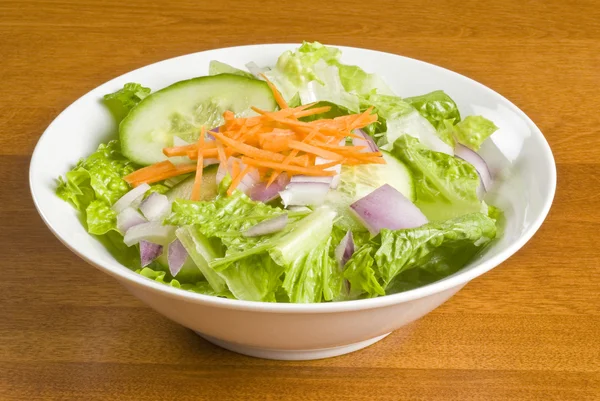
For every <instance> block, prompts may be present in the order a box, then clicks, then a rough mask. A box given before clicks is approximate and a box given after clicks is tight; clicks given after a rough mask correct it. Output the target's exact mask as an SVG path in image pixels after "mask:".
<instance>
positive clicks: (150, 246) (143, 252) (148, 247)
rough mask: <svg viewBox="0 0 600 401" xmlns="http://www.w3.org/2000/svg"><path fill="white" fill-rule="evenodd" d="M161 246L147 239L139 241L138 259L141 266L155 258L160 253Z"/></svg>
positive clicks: (161, 250)
mask: <svg viewBox="0 0 600 401" xmlns="http://www.w3.org/2000/svg"><path fill="white" fill-rule="evenodd" d="M162 252H163V247H162V245H158V244H155V243H152V242H149V241H140V261H141V263H142V267H146V266H148V265H149V264H150V263H152V262H153V261H154V260H155V259H156V258H158V257H159V256H160V255H162Z"/></svg>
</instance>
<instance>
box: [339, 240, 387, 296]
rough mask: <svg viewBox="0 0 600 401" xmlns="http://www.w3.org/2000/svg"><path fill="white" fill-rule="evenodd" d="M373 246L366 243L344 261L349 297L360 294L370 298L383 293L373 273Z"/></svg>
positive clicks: (383, 290)
mask: <svg viewBox="0 0 600 401" xmlns="http://www.w3.org/2000/svg"><path fill="white" fill-rule="evenodd" d="M375 249H376V248H375V247H374V246H373V245H371V244H367V245H364V246H362V247H361V248H359V249H358V250H357V251H356V252H354V254H353V255H352V257H351V258H350V260H348V262H347V263H346V266H345V270H344V278H345V279H346V280H348V281H349V282H350V298H358V297H359V296H361V295H362V294H366V296H367V297H369V298H372V297H376V296H379V295H385V289H384V288H383V287H382V286H381V284H380V283H379V281H378V280H377V277H376V275H375V270H374V263H375V259H374V258H373V254H374V253H375Z"/></svg>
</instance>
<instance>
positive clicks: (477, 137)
mask: <svg viewBox="0 0 600 401" xmlns="http://www.w3.org/2000/svg"><path fill="white" fill-rule="evenodd" d="M497 130H498V127H496V125H495V124H494V123H493V122H491V121H490V120H488V119H487V118H485V117H482V116H468V117H466V118H465V119H464V120H462V121H461V122H459V123H458V124H456V125H455V126H454V127H453V134H454V136H455V137H456V139H457V140H458V142H460V143H462V144H463V145H465V146H467V147H469V148H471V149H473V150H475V151H477V150H479V147H480V146H481V144H482V143H483V141H485V140H486V139H487V138H488V137H489V136H490V135H492V134H493V133H494V132H496V131H497Z"/></svg>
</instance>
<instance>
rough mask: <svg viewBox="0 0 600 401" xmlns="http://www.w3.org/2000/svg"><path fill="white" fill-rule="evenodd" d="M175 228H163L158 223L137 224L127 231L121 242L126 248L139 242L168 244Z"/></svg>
mask: <svg viewBox="0 0 600 401" xmlns="http://www.w3.org/2000/svg"><path fill="white" fill-rule="evenodd" d="M176 228H177V227H174V226H163V225H162V223H161V222H160V221H151V222H149V223H144V224H138V225H136V226H133V227H131V228H130V229H129V230H127V232H126V233H125V236H124V237H123V242H124V243H125V245H127V246H132V245H135V244H137V243H138V242H140V241H149V242H154V243H156V244H168V243H169V242H171V240H172V239H173V237H174V235H175V229H176Z"/></svg>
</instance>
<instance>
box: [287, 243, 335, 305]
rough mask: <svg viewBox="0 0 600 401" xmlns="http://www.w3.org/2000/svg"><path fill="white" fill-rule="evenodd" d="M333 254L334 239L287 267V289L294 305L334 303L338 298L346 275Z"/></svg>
mask: <svg viewBox="0 0 600 401" xmlns="http://www.w3.org/2000/svg"><path fill="white" fill-rule="evenodd" d="M331 254H332V240H331V238H329V239H327V240H326V241H324V242H323V243H321V244H319V245H318V246H316V247H315V248H312V249H311V250H310V251H309V252H308V253H306V254H304V255H302V256H301V257H299V258H297V259H295V260H294V261H293V262H292V263H291V264H290V265H289V266H288V267H287V269H286V271H285V280H284V281H283V288H284V289H285V290H286V292H287V294H288V297H289V300H290V302H295V303H311V302H321V301H323V300H325V301H331V300H333V299H334V298H337V297H338V295H339V294H340V291H341V288H342V275H341V273H340V271H339V270H338V267H337V262H336V261H335V259H334V258H333V257H332V256H331Z"/></svg>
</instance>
